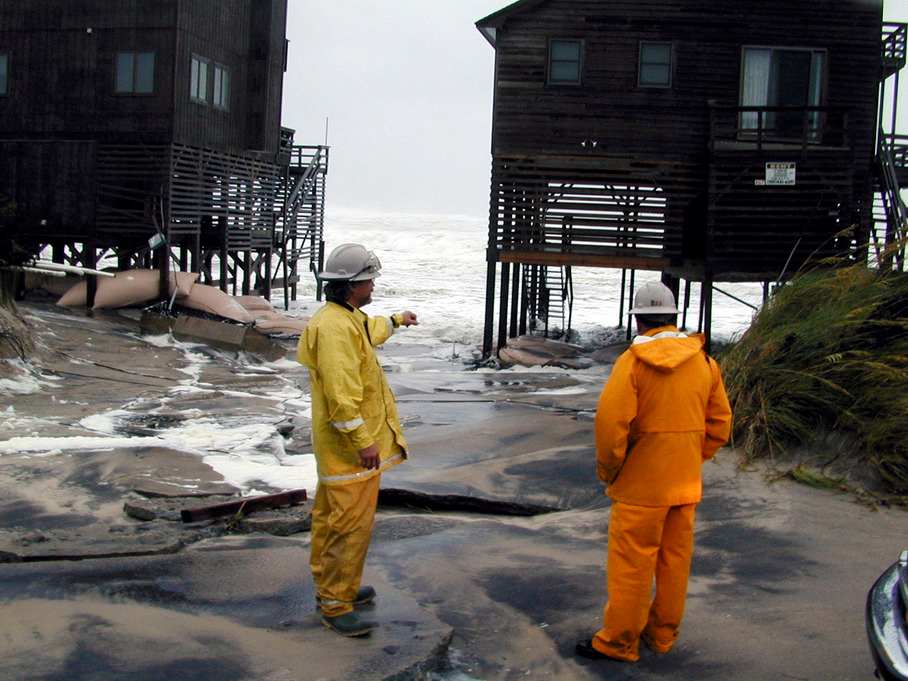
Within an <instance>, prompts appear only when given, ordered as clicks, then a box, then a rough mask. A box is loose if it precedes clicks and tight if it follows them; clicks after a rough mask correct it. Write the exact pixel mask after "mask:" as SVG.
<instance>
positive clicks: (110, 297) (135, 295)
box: [57, 270, 199, 310]
mask: <svg viewBox="0 0 908 681" xmlns="http://www.w3.org/2000/svg"><path fill="white" fill-rule="evenodd" d="M160 276H161V275H160V272H158V271H157V270H126V271H123V272H117V276H115V277H98V288H97V290H96V292H95V303H94V305H93V306H92V309H93V310H103V309H113V308H118V307H128V306H130V305H138V304H140V303H145V302H148V301H149V300H154V299H155V298H157V297H158V291H159V282H160ZM198 278H199V275H198V273H197V272H171V273H170V287H169V289H170V290H169V295H171V296H172V295H173V294H174V292H176V297H177V298H184V297H186V296H187V295H189V291H190V290H191V289H192V286H193V285H194V284H195V282H196V280H197V279H198ZM87 299H88V284H87V283H86V282H85V281H80V282H79V283H78V284H76V285H75V286H73V287H72V288H71V289H69V290H68V291H67V292H66V293H64V294H63V295H62V296H61V297H60V300H58V301H57V305H60V306H61V307H84V306H85V305H86V303H87Z"/></svg>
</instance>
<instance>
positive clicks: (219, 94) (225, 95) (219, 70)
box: [213, 64, 230, 111]
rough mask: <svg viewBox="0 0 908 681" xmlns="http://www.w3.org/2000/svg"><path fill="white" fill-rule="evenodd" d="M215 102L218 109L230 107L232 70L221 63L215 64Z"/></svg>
mask: <svg viewBox="0 0 908 681" xmlns="http://www.w3.org/2000/svg"><path fill="white" fill-rule="evenodd" d="M213 103H214V105H215V106H216V107H217V108H218V109H224V110H225V111H226V110H228V109H230V71H229V70H228V69H227V67H226V66H222V65H221V64H215V65H214V92H213Z"/></svg>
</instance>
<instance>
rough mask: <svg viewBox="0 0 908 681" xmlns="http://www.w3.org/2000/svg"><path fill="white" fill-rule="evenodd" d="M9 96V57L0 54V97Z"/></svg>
mask: <svg viewBox="0 0 908 681" xmlns="http://www.w3.org/2000/svg"><path fill="white" fill-rule="evenodd" d="M8 94H9V55H8V54H3V53H2V52H0V97H3V96H5V95H8Z"/></svg>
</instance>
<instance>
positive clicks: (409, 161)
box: [283, 0, 908, 216]
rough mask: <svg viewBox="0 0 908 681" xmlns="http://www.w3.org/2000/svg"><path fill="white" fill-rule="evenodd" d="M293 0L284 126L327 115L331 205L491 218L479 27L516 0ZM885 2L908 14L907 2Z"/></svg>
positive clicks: (301, 131)
mask: <svg viewBox="0 0 908 681" xmlns="http://www.w3.org/2000/svg"><path fill="white" fill-rule="evenodd" d="M288 4H289V5H290V12H289V18H288V25H287V36H288V38H289V39H290V56H289V66H288V70H287V73H286V74H285V78H284V110H283V124H284V125H285V126H288V127H291V128H294V129H295V130H296V131H297V135H296V140H297V143H303V144H321V143H323V142H324V139H325V119H326V118H327V119H328V143H329V144H330V145H331V168H330V171H329V175H328V203H329V205H330V206H332V207H347V208H362V209H371V210H380V211H387V212H421V213H440V214H466V215H475V216H484V215H487V214H488V201H489V174H490V164H491V158H490V154H489V145H490V134H491V133H490V130H491V111H492V69H493V65H494V50H493V49H492V47H491V46H490V45H489V44H488V43H487V42H486V41H485V39H484V38H483V37H482V36H481V35H480V34H479V32H478V31H477V30H476V28H475V26H474V23H475V22H476V21H477V20H478V19H481V18H482V17H485V16H486V15H488V14H491V13H492V12H495V11H497V10H499V9H501V8H502V7H506V6H507V5H508V4H510V3H509V2H508V0H384V2H375V1H374V0H289V3H288ZM885 7H886V10H885V14H886V18H887V20H890V21H908V0H888V1H887V2H886V4H885ZM903 81H905V79H903ZM900 90H901V92H900V100H901V101H900V116H899V118H900V120H901V121H903V123H902V124H901V125H900V130H899V132H902V133H906V134H908V81H905V82H904V83H903V87H902V88H900Z"/></svg>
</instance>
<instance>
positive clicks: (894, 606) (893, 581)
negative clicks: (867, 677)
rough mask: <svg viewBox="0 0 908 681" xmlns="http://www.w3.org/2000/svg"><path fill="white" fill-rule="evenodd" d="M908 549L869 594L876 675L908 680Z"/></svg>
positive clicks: (869, 633)
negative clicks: (907, 610) (907, 614)
mask: <svg viewBox="0 0 908 681" xmlns="http://www.w3.org/2000/svg"><path fill="white" fill-rule="evenodd" d="M906 603H908V551H902V555H901V556H899V559H898V560H897V561H896V562H895V563H893V564H892V565H890V566H889V568H887V569H886V571H885V572H884V573H883V574H882V575H880V577H879V579H877V580H876V582H875V583H874V585H873V587H872V588H871V589H870V593H868V594H867V615H866V616H867V637H868V638H869V639H870V652H871V654H872V655H873V661H874V662H875V663H876V675H877V677H879V678H881V679H885V680H886V681H908V620H906V619H905V618H906Z"/></svg>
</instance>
